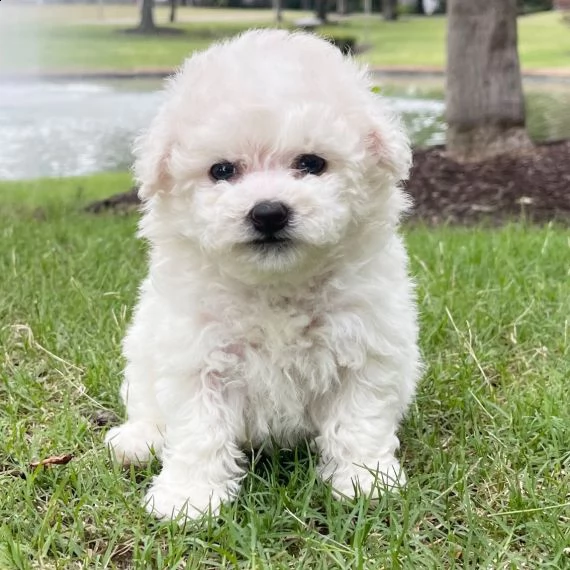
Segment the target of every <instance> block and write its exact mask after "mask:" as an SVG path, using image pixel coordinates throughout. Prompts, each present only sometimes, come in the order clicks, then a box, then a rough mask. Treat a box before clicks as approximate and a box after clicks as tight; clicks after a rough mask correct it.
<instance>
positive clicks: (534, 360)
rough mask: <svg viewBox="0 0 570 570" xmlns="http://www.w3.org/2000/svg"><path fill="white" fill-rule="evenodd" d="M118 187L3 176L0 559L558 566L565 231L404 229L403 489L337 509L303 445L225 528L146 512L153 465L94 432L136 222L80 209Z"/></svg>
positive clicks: (567, 459) (270, 463)
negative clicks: (140, 464)
mask: <svg viewBox="0 0 570 570" xmlns="http://www.w3.org/2000/svg"><path fill="white" fill-rule="evenodd" d="M128 184H129V179H128V176H127V175H122V174H105V175H98V176H94V177H91V178H85V179H68V180H50V181H36V182H26V183H1V184H0V233H1V238H2V239H1V241H0V275H2V279H1V280H0V323H1V328H0V345H1V346H2V348H3V349H2V350H1V351H0V401H2V408H1V409H0V433H1V434H2V437H1V438H0V488H1V489H2V500H1V501H0V521H1V522H0V568H2V569H3V570H4V569H10V568H19V569H27V568H58V569H59V568H61V569H66V570H67V569H73V568H141V569H145V568H153V569H163V568H164V569H167V568H168V569H174V568H177V569H178V568H196V569H198V568H252V569H254V568H255V569H261V568H275V569H280V568H283V569H285V568H298V569H311V570H313V569H315V570H319V569H323V570H324V569H336V568H339V569H340V568H350V569H353V568H363V569H371V570H377V569H381V568H402V569H410V570H412V569H414V570H415V569H418V568H429V569H431V568H434V569H435V568H438V569H439V568H474V569H475V568H493V569H498V568H500V569H503V568H505V569H506V568H513V569H514V568H517V569H518V568H529V569H535V568H541V569H542V568H552V569H555V568H556V569H561V568H564V567H568V564H569V563H570V558H569V557H570V553H569V551H568V545H570V524H569V523H570V497H569V495H568V489H569V488H570V465H569V463H570V456H569V450H570V432H569V426H570V408H569V407H568V378H569V376H570V339H569V330H568V329H569V325H568V315H569V314H570V280H569V279H568V277H569V274H568V267H569V264H568V259H570V242H569V241H568V232H567V230H566V229H563V228H557V227H550V226H548V227H542V228H538V227H532V226H527V225H525V224H524V223H516V224H512V225H510V226H507V227H504V228H501V229H483V228H471V229H466V228H437V229H429V228H424V227H418V226H410V227H407V228H405V233H406V235H407V241H408V243H409V246H410V251H411V257H412V270H413V272H414V274H415V275H416V276H417V281H418V286H419V301H420V305H421V314H422V317H421V325H422V349H423V352H424V355H425V359H426V362H427V372H426V375H425V378H424V380H423V381H422V383H421V387H420V391H419V394H418V397H417V400H416V403H415V404H414V406H413V407H412V409H411V410H410V413H409V415H408V417H407V419H406V421H405V424H404V426H403V428H402V432H401V439H402V441H403V446H402V458H403V464H404V466H405V468H406V470H407V472H408V476H409V485H408V487H407V488H406V489H405V490H404V491H403V492H402V494H401V495H400V496H395V495H387V496H385V497H384V498H383V499H382V500H381V502H380V503H379V504H378V505H374V506H370V505H366V504H365V502H363V501H360V502H357V503H356V504H340V503H337V502H335V501H333V500H331V496H330V492H329V489H328V488H327V487H326V486H325V485H323V484H322V483H320V482H319V481H318V480H317V478H316V477H315V470H314V458H313V457H312V456H311V455H310V454H309V453H308V452H307V451H306V450H305V449H304V448H303V447H301V448H299V449H297V450H294V451H290V452H286V453H282V454H281V456H279V457H278V456H273V457H270V458H268V459H260V458H257V459H256V460H255V462H254V465H253V466H252V469H251V472H250V474H249V475H248V477H247V479H246V481H245V485H244V491H243V492H242V494H241V495H240V497H239V500H238V501H237V503H236V504H235V505H233V506H230V507H228V508H226V509H224V510H223V512H222V515H221V519H220V521H209V522H208V524H207V525H206V526H205V527H204V528H198V527H196V526H193V525H190V526H189V527H187V528H186V529H179V528H178V527H176V526H174V525H172V524H158V523H156V522H154V521H153V520H152V519H150V518H149V517H147V515H146V514H145V512H144V511H143V509H142V508H141V507H140V505H139V502H140V499H141V497H142V494H143V491H144V489H145V488H147V487H148V485H149V479H150V477H151V475H152V474H154V473H156V472H157V469H158V466H157V465H152V466H150V467H148V468H143V469H139V470H135V469H130V470H126V471H122V470H121V469H119V468H116V467H113V466H112V464H111V463H110V461H109V458H108V456H107V453H106V451H105V449H104V447H103V443H102V441H103V436H104V432H105V430H106V429H107V427H106V426H101V425H100V424H103V423H105V421H107V420H108V419H109V418H113V412H114V413H117V414H119V415H120V414H121V413H122V411H121V409H120V407H119V402H118V397H117V388H118V385H119V382H120V377H121V367H122V362H121V358H120V352H119V343H120V340H121V337H122V335H123V332H124V330H125V326H126V323H127V322H128V320H129V314H130V308H131V306H132V304H133V301H134V298H135V294H136V287H137V283H138V281H139V279H140V278H141V276H142V275H143V273H144V246H143V244H141V243H140V242H138V241H136V240H135V239H134V235H133V234H134V230H135V225H136V219H135V217H134V216H121V215H104V216H92V215H88V214H85V213H83V212H82V211H81V206H82V205H83V204H85V203H86V202H87V201H88V200H89V199H91V198H94V197H97V196H105V195H108V194H111V193H113V192H115V191H119V190H122V189H125V188H126V187H128ZM64 453H72V454H73V456H74V457H73V459H72V461H71V462H70V463H68V464H67V465H59V466H54V467H52V468H50V469H47V468H45V469H42V468H39V469H36V470H34V469H32V468H31V467H30V463H31V462H32V461H34V460H38V459H43V458H46V457H49V456H52V455H59V454H64Z"/></svg>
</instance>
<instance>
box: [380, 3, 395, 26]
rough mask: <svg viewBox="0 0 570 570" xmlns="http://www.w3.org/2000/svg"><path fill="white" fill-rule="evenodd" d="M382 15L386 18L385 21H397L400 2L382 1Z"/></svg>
mask: <svg viewBox="0 0 570 570" xmlns="http://www.w3.org/2000/svg"><path fill="white" fill-rule="evenodd" d="M382 14H383V16H384V20H388V21H393V20H397V19H398V0H382Z"/></svg>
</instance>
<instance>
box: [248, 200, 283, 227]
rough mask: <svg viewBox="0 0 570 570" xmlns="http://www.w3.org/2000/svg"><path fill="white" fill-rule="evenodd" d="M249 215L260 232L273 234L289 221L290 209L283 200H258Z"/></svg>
mask: <svg viewBox="0 0 570 570" xmlns="http://www.w3.org/2000/svg"><path fill="white" fill-rule="evenodd" d="M248 216H249V219H250V220H251V223H252V224H253V227H254V228H255V229H256V230H257V231H258V232H261V233H262V234H265V235H271V234H275V233H277V232H278V231H279V230H282V229H283V228H284V227H285V226H286V225H287V224H288V223H289V218H290V210H289V208H288V207H287V206H286V205H285V204H283V202H258V203H257V204H256V205H255V206H254V207H253V208H252V209H251V210H250V212H249V214H248Z"/></svg>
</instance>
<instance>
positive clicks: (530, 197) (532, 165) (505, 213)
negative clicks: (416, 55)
mask: <svg viewBox="0 0 570 570" xmlns="http://www.w3.org/2000/svg"><path fill="white" fill-rule="evenodd" d="M405 186H406V190H407V191H408V192H409V194H410V195H411V196H412V198H413V200H414V208H413V210H412V214H411V216H410V218H411V220H412V221H414V220H418V221H421V222H424V223H428V224H441V223H451V224H475V223H479V222H484V223H491V224H500V223H504V222H507V221H509V220H513V219H520V218H521V217H524V218H525V219H526V220H529V221H531V222H536V223H545V222H549V221H557V222H561V223H564V224H569V225H570V140H569V141H559V142H552V143H545V144H540V145H537V146H535V148H534V149H533V150H532V151H531V152H528V153H526V154H522V155H502V156H499V157H496V158H493V159H490V160H485V161H483V162H477V163H470V164H459V163H457V162H455V161H453V160H451V159H450V158H448V157H447V156H446V155H445V149H444V148H442V147H434V148H429V149H417V150H415V151H414V163H413V167H412V172H411V176H410V180H409V181H408V182H407V183H406V185H405ZM136 191H137V190H136V188H132V189H131V190H129V191H127V192H122V193H120V194H116V195H114V196H111V197H109V198H107V199H105V200H101V201H98V202H94V203H92V204H89V206H87V210H88V211H89V212H93V213H96V214H99V213H102V212H106V211H119V212H124V211H131V210H133V209H136V208H137V207H138V206H139V200H138V197H137V194H136Z"/></svg>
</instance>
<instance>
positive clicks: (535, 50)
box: [0, 0, 570, 180]
mask: <svg viewBox="0 0 570 570" xmlns="http://www.w3.org/2000/svg"><path fill="white" fill-rule="evenodd" d="M513 4H514V2H513ZM565 9H569V10H570V1H569V0H555V1H554V2H553V1H552V0H524V1H522V0H519V1H518V2H516V11H517V17H518V20H519V22H518V26H519V40H518V50H519V54H520V60H521V68H522V76H523V85H524V98H525V102H526V125H527V128H528V133H529V135H530V137H531V138H532V139H533V140H535V141H547V140H556V139H562V138H566V137H570V112H569V111H568V109H569V108H570V25H569V24H568V20H567V19H565ZM568 13H570V12H568ZM459 25H461V24H460V23H459V24H457V26H459ZM259 26H280V27H284V28H288V29H294V28H303V29H309V30H312V31H314V32H315V33H318V34H322V35H324V36H326V37H328V38H330V39H331V40H332V41H334V42H335V43H337V45H338V46H339V48H340V49H342V50H343V51H346V52H349V51H350V52H352V53H353V54H354V55H355V56H356V57H357V58H358V59H359V60H362V61H363V62H366V63H367V64H369V65H370V67H371V69H372V70H373V73H374V78H375V80H376V82H377V84H378V86H379V88H380V91H381V93H382V94H383V95H385V96H386V97H387V99H388V102H389V105H390V106H391V107H393V108H394V109H395V110H397V111H399V112H401V113H402V114H403V117H404V120H405V123H406V125H407V127H408V129H409V132H410V134H411V138H412V140H413V143H414V145H415V146H416V147H430V146H433V145H442V144H444V143H445V142H446V118H445V104H444V99H445V65H446V49H447V48H446V26H447V19H446V2H445V1H443V0H399V1H395V0H384V1H381V0H337V1H336V2H335V1H332V0H155V1H154V2H153V0H138V1H137V2H135V1H133V0H93V1H92V2H86V1H85V0H84V1H82V2H80V1H73V0H61V1H56V0H3V1H2V3H1V5H0V148H1V149H2V152H1V153H0V179H4V180H17V179H22V178H33V177H53V176H71V175H84V174H90V173H95V172H100V171H109V170H125V169H126V168H128V167H129V166H130V164H131V160H132V159H131V150H130V149H131V143H132V139H133V137H134V136H135V134H136V133H137V132H138V131H139V130H140V129H142V128H143V127H144V126H145V125H146V124H148V122H149V119H150V117H151V116H152V114H153V112H154V111H155V109H156V107H157V105H158V104H159V103H160V99H161V94H160V91H159V89H160V86H161V82H162V80H163V78H164V77H166V76H167V75H169V74H170V73H171V72H172V71H173V70H174V69H175V68H176V66H178V65H179V64H180V63H181V61H182V60H183V59H184V58H185V57H187V56H188V55H189V54H190V53H192V51H194V50H196V49H201V48H204V47H206V46H207V45H208V44H210V43H211V42H213V41H215V40H218V39H221V38H223V37H227V36H231V35H233V34H236V33H239V32H240V31H242V30H245V29H247V28H250V27H259ZM466 104H469V103H466Z"/></svg>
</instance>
